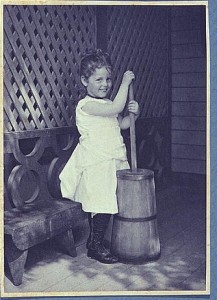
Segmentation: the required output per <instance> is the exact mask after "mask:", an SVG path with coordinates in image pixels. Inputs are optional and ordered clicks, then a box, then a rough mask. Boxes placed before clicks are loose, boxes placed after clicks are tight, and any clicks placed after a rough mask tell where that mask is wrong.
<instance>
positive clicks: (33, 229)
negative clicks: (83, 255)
mask: <svg viewBox="0 0 217 300" xmlns="http://www.w3.org/2000/svg"><path fill="white" fill-rule="evenodd" d="M75 134H76V133H75V132H74V133H73V130H72V128H65V129H64V128H59V129H55V131H54V130H43V131H40V130H39V131H34V132H32V136H31V138H29V133H28V138H27V137H26V135H25V133H19V134H17V133H10V134H5V140H4V141H5V176H4V179H5V212H4V233H5V236H4V237H5V240H4V241H5V257H6V260H7V262H8V266H9V269H10V273H11V277H12V281H13V283H14V285H20V284H21V283H22V277H23V273H24V267H25V262H26V259H27V254H28V250H29V249H30V248H31V247H33V246H35V245H37V244H39V243H42V242H44V241H46V240H48V239H50V238H55V240H56V241H57V242H59V243H61V244H62V246H64V248H65V249H66V250H67V252H68V254H69V255H71V256H73V257H74V256H76V248H75V244H74V238H73V228H75V227H77V226H78V224H79V222H80V223H81V222H83V220H84V218H85V214H84V213H83V211H82V209H81V205H80V204H79V203H76V202H74V201H70V200H67V199H63V198H61V194H60V190H59V179H58V175H59V173H60V170H61V169H62V168H63V166H64V164H65V162H66V161H67V159H68V158H69V156H70V155H71V153H72V151H73V149H74V147H75V145H76V144H77V138H76V139H75V136H76V135H75Z"/></svg>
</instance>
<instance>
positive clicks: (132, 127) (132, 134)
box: [129, 83, 137, 172]
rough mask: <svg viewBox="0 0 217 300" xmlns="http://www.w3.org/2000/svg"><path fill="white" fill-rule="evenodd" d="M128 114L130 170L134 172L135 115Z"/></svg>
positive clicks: (135, 162) (132, 97) (130, 88)
mask: <svg viewBox="0 0 217 300" xmlns="http://www.w3.org/2000/svg"><path fill="white" fill-rule="evenodd" d="M131 100H134V95H133V84H132V83H131V84H130V87H129V101H131ZM129 116H130V149H131V171H132V172H135V171H136V169H137V159H136V130H135V115H134V113H129Z"/></svg>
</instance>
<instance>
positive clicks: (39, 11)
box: [4, 5, 96, 132]
mask: <svg viewBox="0 0 217 300" xmlns="http://www.w3.org/2000/svg"><path fill="white" fill-rule="evenodd" d="M95 46H96V22H95V7H94V6H30V5H28V6H22V5H16V6H10V5H7V6H5V7H4V71H5V73H4V125H5V132H14V131H15V132H20V131H28V130H35V129H44V128H55V127H63V126H72V125H74V106H75V102H76V100H77V98H78V96H79V95H80V87H79V84H80V80H79V76H78V68H79V66H78V62H79V60H80V56H81V53H83V52H84V51H86V50H87V49H89V48H94V47H95Z"/></svg>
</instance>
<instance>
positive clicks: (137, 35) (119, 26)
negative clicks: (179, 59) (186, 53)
mask: <svg viewBox="0 0 217 300" xmlns="http://www.w3.org/2000/svg"><path fill="white" fill-rule="evenodd" d="M167 18H168V10H167V8H165V7H159V8H158V7H156V6H155V7H151V6H131V7H130V6H110V7H108V20H109V21H108V53H109V54H110V55H111V59H112V62H113V67H114V88H113V92H112V97H114V95H115V94H116V93H117V89H118V86H119V84H120V80H121V76H122V74H123V72H124V71H125V70H126V69H132V70H133V71H134V72H135V74H136V80H135V83H134V90H135V99H136V100H137V101H138V102H139V103H140V107H141V116H142V117H165V116H167V115H168V82H167V81H168V50H167V41H168V23H167Z"/></svg>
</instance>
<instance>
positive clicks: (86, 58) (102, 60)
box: [80, 49, 112, 79]
mask: <svg viewBox="0 0 217 300" xmlns="http://www.w3.org/2000/svg"><path fill="white" fill-rule="evenodd" d="M101 67H106V68H107V69H109V70H110V71H111V69H112V65H111V60H110V57H109V55H108V54H107V53H106V52H104V51H102V50H101V49H95V50H90V51H88V52H87V53H86V54H85V55H83V57H82V58H81V64H80V76H84V77H85V78H86V79H88V78H89V77H90V76H91V75H92V74H93V72H94V71H95V70H96V68H101Z"/></svg>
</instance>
